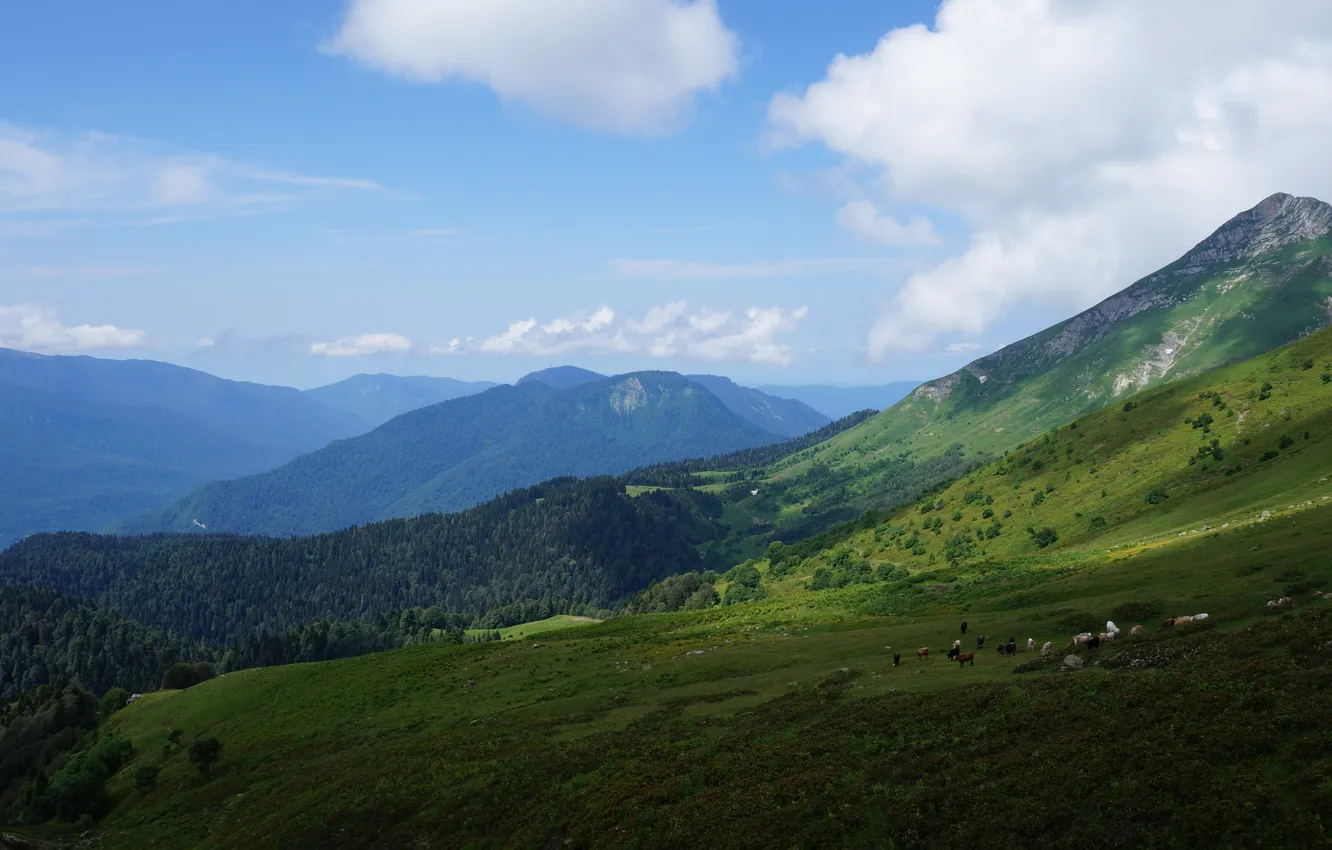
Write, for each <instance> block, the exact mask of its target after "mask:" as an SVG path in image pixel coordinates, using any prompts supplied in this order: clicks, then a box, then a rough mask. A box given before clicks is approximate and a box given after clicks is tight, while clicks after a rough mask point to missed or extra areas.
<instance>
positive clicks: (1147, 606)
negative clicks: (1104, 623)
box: [1110, 602, 1165, 622]
mask: <svg viewBox="0 0 1332 850" xmlns="http://www.w3.org/2000/svg"><path fill="white" fill-rule="evenodd" d="M1163 610H1165V607H1164V606H1163V605H1161V603H1159V602H1125V603H1123V604H1122V605H1116V606H1115V607H1114V610H1112V611H1111V612H1110V617H1111V619H1115V620H1124V621H1126V622H1135V621H1141V620H1149V619H1151V618H1152V617H1155V616H1156V615H1158V614H1160V613H1161V612H1162V611H1163Z"/></svg>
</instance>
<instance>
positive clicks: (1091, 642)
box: [893, 591, 1323, 667]
mask: <svg viewBox="0 0 1332 850" xmlns="http://www.w3.org/2000/svg"><path fill="white" fill-rule="evenodd" d="M1322 596H1323V592H1322V591H1318V592H1315V593H1314V594H1313V597H1312V598H1313V599H1321V598H1322ZM1292 604H1293V603H1292V602H1291V598H1290V597H1289V596H1282V597H1281V598H1279V599H1271V600H1268V603H1267V610H1268V611H1270V612H1272V613H1277V612H1280V611H1283V610H1285V609H1287V608H1289V607H1290V606H1291V605H1292ZM1208 616H1210V615H1208V614H1205V613H1204V614H1182V615H1180V616H1178V617H1170V618H1169V619H1167V620H1165V621H1164V622H1163V623H1161V628H1163V629H1173V628H1177V627H1179V626H1186V625H1189V624H1190V623H1201V622H1203V621H1204V620H1206V619H1207V618H1208ZM1119 632H1120V629H1119V627H1118V626H1116V625H1115V623H1114V621H1113V620H1106V622H1105V631H1103V632H1101V633H1099V634H1093V633H1091V632H1083V633H1081V634H1077V635H1074V636H1073V637H1071V638H1069V641H1068V648H1070V649H1074V648H1077V647H1079V646H1082V647H1086V648H1087V649H1097V648H1099V647H1100V645H1101V644H1103V643H1109V642H1111V641H1113V640H1114V639H1115V637H1116V636H1117V635H1118V634H1119ZM966 633H967V623H966V622H963V623H962V634H964V635H965V634H966ZM1129 634H1130V635H1132V636H1134V637H1137V636H1138V635H1141V634H1142V626H1134V627H1133V628H1131V629H1129ZM984 648H985V635H977V636H976V652H979V651H980V650H982V649H984ZM996 649H997V650H998V652H999V654H1000V655H1016V654H1017V651H1018V642H1017V639H1016V638H1011V637H1010V638H1009V639H1008V642H1007V643H1000V644H998V645H997V646H996ZM1035 650H1036V640H1035V638H1027V652H1034V651H1035ZM1053 651H1054V641H1049V640H1047V641H1046V642H1045V643H1044V644H1043V645H1042V646H1041V656H1042V657H1046V656H1049V655H1050V654H1051V653H1052V652H1053ZM976 652H963V651H962V641H961V639H958V640H955V641H953V645H952V646H951V647H950V648H949V649H948V660H949V661H956V662H957V663H958V664H959V666H962V665H966V664H971V665H972V666H973V667H974V666H975V665H976ZM929 656H930V648H929V647H928V646H922V647H921V648H920V649H917V650H916V658H918V659H920V660H921V661H924V660H925V659H926V658H929ZM900 663H902V654H901V653H900V652H899V653H896V654H894V655H893V666H894V667H896V666H897V665H898V664H900Z"/></svg>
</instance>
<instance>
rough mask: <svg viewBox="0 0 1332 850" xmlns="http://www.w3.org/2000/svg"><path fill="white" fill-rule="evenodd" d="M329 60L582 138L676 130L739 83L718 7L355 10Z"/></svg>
mask: <svg viewBox="0 0 1332 850" xmlns="http://www.w3.org/2000/svg"><path fill="white" fill-rule="evenodd" d="M324 49H325V51H327V52H328V53H331V54H334V55H340V56H346V57H349V58H351V59H354V60H356V61H357V62H359V63H361V64H363V65H366V66H368V67H371V68H375V69H377V70H380V71H384V72H386V73H389V74H393V75H396V76H399V77H403V78H405V79H408V80H413V81H417V82H425V83H439V82H444V81H446V80H455V79H456V80H467V81H471V82H476V83H480V84H482V85H485V86H488V87H489V88H490V89H492V90H493V91H495V92H496V93H497V94H498V95H499V96H500V97H502V98H504V99H505V100H510V101H516V102H519V103H522V104H525V105H526V106H528V107H529V108H531V109H533V110H534V111H536V112H538V113H540V114H542V115H546V116H549V117H551V118H555V119H558V120H562V121H567V122H570V123H573V124H578V125H581V126H585V127H592V128H597V129H606V130H613V131H619V132H631V133H642V132H647V133H653V132H661V131H664V130H669V129H672V128H674V127H676V126H678V125H679V124H680V123H681V122H682V121H683V120H684V119H685V118H686V117H687V116H688V114H689V112H690V111H691V109H692V106H693V102H694V98H695V96H696V95H697V94H699V93H700V92H707V91H714V90H716V89H717V88H718V87H719V86H720V85H721V84H722V83H723V82H725V81H726V80H727V79H729V78H730V77H732V76H734V75H735V73H736V71H737V69H738V66H739V60H738V56H737V52H738V43H737V40H736V37H735V35H734V34H733V33H732V32H730V31H729V30H728V29H727V28H726V26H725V25H724V24H723V23H722V20H721V16H720V15H719V14H718V11H717V5H716V3H715V0H577V2H569V0H485V2H481V3H478V2H475V0H352V2H351V4H350V7H349V9H348V11H347V16H346V18H345V19H344V20H343V22H342V26H341V29H340V30H339V32H338V34H337V35H336V36H335V37H334V38H333V39H332V40H331V41H330V42H329V43H327V44H326V45H324Z"/></svg>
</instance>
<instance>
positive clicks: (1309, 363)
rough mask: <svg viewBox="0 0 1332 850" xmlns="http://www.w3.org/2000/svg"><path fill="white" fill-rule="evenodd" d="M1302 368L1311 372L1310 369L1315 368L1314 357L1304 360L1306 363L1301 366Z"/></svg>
mask: <svg viewBox="0 0 1332 850" xmlns="http://www.w3.org/2000/svg"><path fill="white" fill-rule="evenodd" d="M1300 368H1301V369H1303V370H1304V371H1306V372H1307V371H1309V370H1310V369H1312V368H1313V358H1312V357H1306V358H1304V362H1303V363H1301V364H1300Z"/></svg>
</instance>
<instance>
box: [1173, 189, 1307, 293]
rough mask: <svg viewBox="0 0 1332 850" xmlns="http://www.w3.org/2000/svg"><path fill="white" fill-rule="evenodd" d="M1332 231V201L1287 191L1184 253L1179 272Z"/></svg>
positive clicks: (1266, 201)
mask: <svg viewBox="0 0 1332 850" xmlns="http://www.w3.org/2000/svg"><path fill="white" fill-rule="evenodd" d="M1329 232H1332V204H1326V203H1324V202H1322V201H1320V200H1318V199H1317V198H1296V197H1294V196H1293V195H1287V194H1285V193H1284V192H1278V193H1277V194H1275V195H1272V196H1271V197H1269V198H1267V199H1265V200H1264V201H1263V202H1262V203H1260V204H1259V205H1258V206H1256V207H1254V208H1253V209H1251V210H1248V211H1247V212H1242V213H1240V214H1239V215H1237V216H1235V217H1234V218H1232V219H1231V220H1230V221H1228V222H1226V223H1225V224H1223V225H1221V227H1220V228H1218V229H1217V231H1216V232H1215V233H1213V234H1212V235H1211V236H1209V237H1207V238H1206V239H1204V240H1203V241H1202V242H1200V243H1199V244H1198V246H1197V247H1196V248H1194V249H1193V250H1192V251H1190V252H1189V253H1187V254H1185V255H1184V258H1183V259H1182V260H1181V261H1180V266H1181V268H1180V269H1179V270H1178V271H1179V273H1187V274H1192V273H1193V272H1195V271H1198V270H1200V269H1202V268H1204V267H1206V266H1212V265H1217V264H1221V263H1233V262H1236V261H1239V260H1245V259H1249V258H1251V257H1256V256H1258V255H1259V254H1266V253H1267V252H1268V251H1275V250H1276V249H1278V248H1283V247H1285V246H1286V245H1293V244H1295V243H1296V242H1303V241H1305V240H1307V239H1316V238H1318V237H1319V236H1324V235H1326V234H1327V233H1329Z"/></svg>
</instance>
